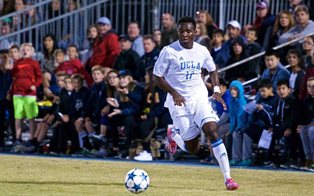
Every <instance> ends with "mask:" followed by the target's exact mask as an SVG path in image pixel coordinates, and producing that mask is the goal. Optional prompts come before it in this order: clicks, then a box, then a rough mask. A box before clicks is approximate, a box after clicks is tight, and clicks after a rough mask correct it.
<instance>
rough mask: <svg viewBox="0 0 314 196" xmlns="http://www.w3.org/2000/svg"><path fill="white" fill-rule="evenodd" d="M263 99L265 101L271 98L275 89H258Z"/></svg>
mask: <svg viewBox="0 0 314 196" xmlns="http://www.w3.org/2000/svg"><path fill="white" fill-rule="evenodd" d="M258 91H259V93H260V95H261V97H262V98H263V99H266V98H268V97H269V96H271V94H272V92H273V88H266V87H262V88H259V89H258Z"/></svg>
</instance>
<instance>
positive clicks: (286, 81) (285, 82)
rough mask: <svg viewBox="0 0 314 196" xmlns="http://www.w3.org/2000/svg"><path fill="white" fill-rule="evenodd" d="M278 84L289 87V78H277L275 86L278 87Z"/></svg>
mask: <svg viewBox="0 0 314 196" xmlns="http://www.w3.org/2000/svg"><path fill="white" fill-rule="evenodd" d="M279 86H287V87H288V88H290V85H289V80H284V79H283V80H279V81H278V82H277V88H278V87H279Z"/></svg>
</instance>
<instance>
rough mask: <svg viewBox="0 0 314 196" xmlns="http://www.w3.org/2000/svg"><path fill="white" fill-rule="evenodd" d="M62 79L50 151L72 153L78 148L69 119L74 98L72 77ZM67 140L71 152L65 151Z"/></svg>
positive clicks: (76, 138)
mask: <svg viewBox="0 0 314 196" xmlns="http://www.w3.org/2000/svg"><path fill="white" fill-rule="evenodd" d="M64 81H65V88H63V89H62V90H61V92H60V103H59V109H58V110H57V112H56V113H57V114H55V115H58V116H59V126H58V128H57V129H55V131H54V133H53V137H52V139H51V141H50V151H52V152H55V153H73V152H75V151H77V150H78V149H79V141H78V136H77V133H76V131H75V127H74V124H73V122H72V121H71V120H72V119H71V113H72V109H73V100H74V99H73V97H74V96H73V84H72V79H71V77H70V76H66V77H65V80H64ZM68 140H70V141H71V152H67V149H68V148H67V147H68V145H67V144H68V143H67V141H68Z"/></svg>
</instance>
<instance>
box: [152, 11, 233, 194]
mask: <svg viewBox="0 0 314 196" xmlns="http://www.w3.org/2000/svg"><path fill="white" fill-rule="evenodd" d="M195 27H196V22H195V20H194V19H193V18H191V17H183V18H181V19H180V20H179V23H178V30H179V32H178V34H179V40H178V41H176V42H174V43H172V44H170V45H168V46H166V47H164V48H163V49H162V51H161V53H160V56H159V58H158V59H157V62H156V64H155V67H154V72H153V73H154V76H155V81H156V82H157V85H158V86H159V87H160V88H161V89H163V90H164V91H166V92H167V93H168V95H167V99H166V101H165V107H167V108H169V112H170V114H171V118H172V119H173V124H174V128H173V129H169V130H168V133H167V136H168V137H167V139H168V142H169V145H168V150H169V152H170V153H172V154H174V153H175V151H176V148H177V145H178V146H179V147H180V148H181V149H182V150H184V151H186V152H190V153H193V154H196V155H201V154H200V153H201V151H200V144H199V134H200V132H201V130H202V131H203V132H204V134H205V135H206V136H207V137H208V138H209V140H210V141H211V144H212V147H213V151H214V155H215V157H216V159H217V160H218V162H219V166H220V168H221V171H222V173H223V175H224V178H225V185H226V188H227V190H236V189H238V188H239V185H238V184H237V183H236V182H234V181H233V180H232V178H231V176H230V166H229V161H228V155H227V151H226V148H225V145H224V144H223V142H222V140H221V139H219V137H218V134H217V128H218V126H217V121H218V117H217V115H216V114H215V112H214V111H213V109H212V108H211V105H210V103H209V102H208V96H207V95H208V92H207V89H206V87H205V84H204V82H203V80H202V77H201V73H202V69H206V70H207V71H208V72H209V73H210V78H211V80H212V82H213V85H214V95H213V96H214V98H215V99H216V100H218V101H219V102H221V103H222V104H223V106H224V108H225V109H226V104H225V103H224V101H223V99H222V98H221V94H220V89H219V78H218V73H217V70H216V66H215V63H214V61H213V59H212V57H211V55H210V53H209V52H208V50H207V49H206V48H205V47H204V46H201V45H200V44H197V43H195V42H193V40H194V37H195V30H196V28H195Z"/></svg>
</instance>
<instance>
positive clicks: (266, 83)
mask: <svg viewBox="0 0 314 196" xmlns="http://www.w3.org/2000/svg"><path fill="white" fill-rule="evenodd" d="M272 87H273V83H272V82H271V81H270V80H269V79H262V80H261V81H260V82H259V84H258V88H268V89H270V88H272Z"/></svg>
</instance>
